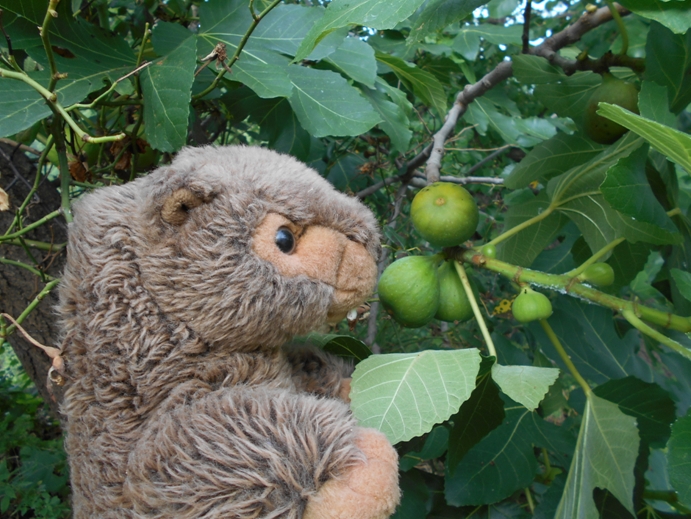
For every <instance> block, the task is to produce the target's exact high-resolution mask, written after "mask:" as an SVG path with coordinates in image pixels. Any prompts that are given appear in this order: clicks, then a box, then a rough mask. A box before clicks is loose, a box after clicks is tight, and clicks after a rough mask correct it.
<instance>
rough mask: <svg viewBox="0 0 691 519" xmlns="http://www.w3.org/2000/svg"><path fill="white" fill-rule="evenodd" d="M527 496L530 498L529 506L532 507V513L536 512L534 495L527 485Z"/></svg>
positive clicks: (525, 490)
mask: <svg viewBox="0 0 691 519" xmlns="http://www.w3.org/2000/svg"><path fill="white" fill-rule="evenodd" d="M524 492H525V498H526V499H527V500H528V508H530V513H531V514H534V513H535V502H534V501H533V495H532V494H531V493H530V488H528V487H525V489H524Z"/></svg>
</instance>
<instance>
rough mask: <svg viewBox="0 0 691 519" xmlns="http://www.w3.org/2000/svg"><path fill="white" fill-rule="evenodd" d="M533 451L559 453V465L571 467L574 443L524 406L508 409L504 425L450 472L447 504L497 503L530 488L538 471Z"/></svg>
mask: <svg viewBox="0 0 691 519" xmlns="http://www.w3.org/2000/svg"><path fill="white" fill-rule="evenodd" d="M533 447H544V448H546V449H547V450H549V451H551V452H555V453H558V454H559V456H557V457H556V458H555V462H556V464H558V465H561V466H568V459H569V454H570V453H571V452H572V451H573V439H572V437H571V435H570V433H569V432H568V431H565V430H564V429H563V428H561V427H557V426H555V425H552V424H550V423H547V422H545V421H544V420H542V418H540V416H538V415H537V414H536V413H534V412H533V413H531V412H530V411H527V410H526V409H525V408H524V407H522V406H517V405H513V406H510V407H507V409H506V417H505V419H504V421H503V423H502V425H501V426H499V427H497V428H496V429H494V430H493V431H492V432H490V433H489V434H488V435H487V436H486V437H485V438H483V439H482V441H480V442H479V443H478V444H477V445H475V446H474V447H473V448H472V449H470V450H469V451H468V453H467V454H466V455H465V456H464V457H463V459H462V460H461V462H460V463H459V464H458V466H457V467H456V468H455V470H454V472H453V475H451V473H450V472H449V470H448V468H447V474H446V484H445V494H446V501H447V503H449V504H450V505H453V506H466V505H482V504H489V503H495V502H497V501H500V500H501V499H504V498H506V497H508V496H510V495H511V494H513V493H514V492H515V491H517V490H519V489H522V488H525V487H527V486H529V485H530V484H531V482H532V481H533V478H534V476H535V473H536V471H537V460H536V459H535V454H534V452H533ZM557 460H559V461H557ZM562 461H563V462H564V463H562ZM449 468H450V467H449Z"/></svg>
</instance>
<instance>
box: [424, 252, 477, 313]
mask: <svg viewBox="0 0 691 519" xmlns="http://www.w3.org/2000/svg"><path fill="white" fill-rule="evenodd" d="M437 275H438V277H439V308H438V309H437V313H436V314H435V315H434V318H435V319H439V320H440V321H447V322H449V323H452V322H454V321H460V322H463V321H467V320H468V319H470V318H471V317H472V316H473V307H472V306H470V300H469V299H468V296H467V294H466V292H465V289H464V288H463V283H462V282H461V278H460V277H458V272H456V269H455V268H454V266H453V263H452V262H451V261H445V262H444V264H443V265H442V266H441V267H439V271H438V272H437Z"/></svg>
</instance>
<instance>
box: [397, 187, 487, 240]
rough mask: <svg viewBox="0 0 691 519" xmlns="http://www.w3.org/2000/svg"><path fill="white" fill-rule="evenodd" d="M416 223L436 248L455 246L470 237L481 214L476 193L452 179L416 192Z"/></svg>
mask: <svg viewBox="0 0 691 519" xmlns="http://www.w3.org/2000/svg"><path fill="white" fill-rule="evenodd" d="M410 217H411V219H412V221H413V226H415V228H416V229H417V231H418V232H419V233H420V235H421V236H422V237H423V238H424V239H425V240H427V241H428V242H430V243H431V244H432V245H434V246H436V247H451V246H453V245H458V244H460V243H463V242H464V241H466V240H467V239H469V238H470V237H471V236H472V235H473V233H474V232H475V229H476V228H477V224H478V221H479V219H480V215H479V212H478V209H477V204H476V203H475V199H474V198H473V196H472V195H471V194H470V193H468V191H466V190H465V189H464V188H463V187H461V186H459V185H458V184H452V183H450V182H435V183H434V184H432V185H429V186H427V187H425V188H423V189H421V190H420V192H419V193H418V194H417V195H415V198H414V199H413V203H412V205H411V208H410Z"/></svg>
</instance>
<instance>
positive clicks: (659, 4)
mask: <svg viewBox="0 0 691 519" xmlns="http://www.w3.org/2000/svg"><path fill="white" fill-rule="evenodd" d="M621 5H623V6H624V7H626V8H627V9H629V10H630V11H633V12H634V13H636V14H637V15H638V16H642V17H643V18H649V19H650V20H655V21H657V22H660V23H661V24H663V25H665V26H666V27H669V28H670V29H671V30H672V31H673V32H675V33H677V34H684V33H685V32H686V31H688V30H689V28H691V1H689V0H673V1H669V0H622V1H621Z"/></svg>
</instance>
